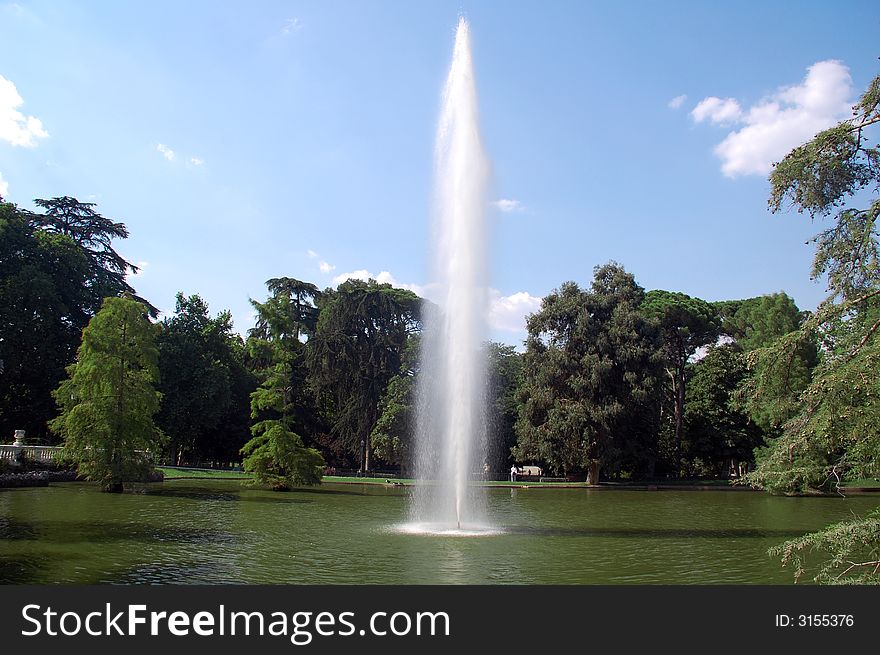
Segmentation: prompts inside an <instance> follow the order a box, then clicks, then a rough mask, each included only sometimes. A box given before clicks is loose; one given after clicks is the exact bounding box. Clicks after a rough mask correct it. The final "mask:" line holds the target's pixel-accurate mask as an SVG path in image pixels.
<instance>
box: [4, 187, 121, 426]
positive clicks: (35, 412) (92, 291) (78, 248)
mask: <svg viewBox="0 0 880 655" xmlns="http://www.w3.org/2000/svg"><path fill="white" fill-rule="evenodd" d="M36 203H37V205H38V206H40V207H41V208H43V209H45V210H46V213H45V214H34V213H31V212H27V211H24V210H20V209H19V208H18V207H16V206H15V205H13V204H10V203H2V202H0V434H11V432H12V430H13V429H25V430H26V431H27V433H28V438H29V439H30V440H33V441H36V442H42V441H47V440H49V438H50V437H49V435H48V433H47V428H46V423H47V421H48V420H49V419H51V418H52V417H53V416H55V414H56V408H55V403H54V401H53V400H52V391H53V390H54V389H55V388H56V387H57V386H58V384H59V383H60V382H61V380H62V379H63V378H64V377H65V367H66V366H67V365H69V364H70V363H71V362H72V361H73V360H74V357H75V356H76V350H77V348H78V347H79V344H80V339H81V337H82V330H83V328H85V327H86V325H87V324H88V322H89V319H90V318H91V317H92V316H93V315H94V314H95V312H97V311H98V309H99V308H100V307H101V303H102V302H103V300H104V297H105V296H117V295H119V294H121V293H125V292H132V289H131V287H130V286H129V285H128V284H127V283H126V282H125V273H126V272H128V271H132V270H136V269H134V268H133V267H132V266H131V265H129V264H128V263H127V262H125V260H124V259H122V258H121V257H119V255H118V254H117V253H116V252H115V251H114V250H113V248H112V245H111V244H112V241H113V240H114V239H118V238H125V236H127V234H128V233H127V231H126V230H125V226H124V225H122V224H121V223H114V222H112V221H109V220H108V219H106V218H104V217H102V216H100V215H99V214H97V213H96V212H95V211H94V209H93V207H94V205H91V204H88V203H79V202H78V201H76V200H75V199H74V198H54V199H52V200H37V201H36Z"/></svg>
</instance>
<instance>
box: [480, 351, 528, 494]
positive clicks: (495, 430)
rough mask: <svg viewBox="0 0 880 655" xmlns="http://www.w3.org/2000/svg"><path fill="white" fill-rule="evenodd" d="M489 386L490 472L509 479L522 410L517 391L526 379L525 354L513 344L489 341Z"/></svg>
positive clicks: (487, 423)
mask: <svg viewBox="0 0 880 655" xmlns="http://www.w3.org/2000/svg"><path fill="white" fill-rule="evenodd" d="M486 351H487V355H488V357H487V362H488V389H487V403H486V405H487V408H486V413H487V416H486V427H487V430H488V440H487V441H488V451H489V452H488V453H487V458H488V462H487V463H488V464H489V473H490V475H492V477H493V478H495V479H506V477H507V476H506V474H507V472H508V471H509V469H510V465H511V464H512V463H514V462H513V455H512V452H511V451H512V449H513V448H514V447H515V446H516V421H517V417H518V414H519V401H518V399H517V393H518V391H519V387H520V384H521V383H522V379H523V356H522V355H521V354H520V353H518V352H517V351H516V349H515V348H514V347H513V346H507V345H503V344H500V343H495V342H493V341H490V342H489V343H487V344H486Z"/></svg>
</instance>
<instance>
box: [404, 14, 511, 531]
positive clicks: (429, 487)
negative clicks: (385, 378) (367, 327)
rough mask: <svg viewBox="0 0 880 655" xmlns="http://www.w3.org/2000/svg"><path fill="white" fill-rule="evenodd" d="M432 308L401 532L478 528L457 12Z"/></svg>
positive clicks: (442, 129) (474, 190)
mask: <svg viewBox="0 0 880 655" xmlns="http://www.w3.org/2000/svg"><path fill="white" fill-rule="evenodd" d="M435 176H436V186H435V195H436V197H435V199H434V207H435V217H434V218H435V234H434V238H433V243H434V244H435V247H434V252H433V253H432V255H433V264H434V270H433V277H432V279H433V280H434V281H435V283H436V284H437V285H438V287H439V292H438V294H437V297H438V298H439V303H438V306H437V307H435V308H431V309H429V310H428V311H427V315H426V316H425V329H424V332H423V335H422V339H423V342H422V359H421V373H420V376H419V379H420V382H419V403H418V426H417V438H416V450H415V472H416V477H417V478H418V479H419V480H420V484H418V485H416V487H415V488H414V491H413V502H412V512H411V523H409V524H408V525H407V526H405V530H406V531H409V532H420V533H432V534H435V533H441V534H457V535H468V534H487V533H493V532H495V530H494V529H493V528H491V527H490V526H489V525H488V523H487V521H486V509H485V499H484V496H483V493H482V490H481V489H480V488H479V487H477V486H474V485H473V484H471V481H472V479H473V478H474V477H476V475H477V474H479V473H480V472H481V471H482V470H483V465H484V462H485V452H486V443H485V434H486V430H485V412H484V405H485V387H486V370H485V358H484V355H483V354H482V352H481V348H482V343H483V341H484V339H485V333H486V308H487V293H486V291H487V274H486V259H487V257H486V236H485V232H486V218H485V210H486V205H487V196H486V188H487V182H488V179H489V164H488V161H487V159H486V155H485V153H484V152H483V146H482V143H481V140H480V131H479V121H478V111H477V89H476V83H475V79H474V70H473V61H472V57H471V47H470V31H469V28H468V23H467V21H466V20H465V19H464V18H461V19H460V20H459V23H458V29H457V31H456V36H455V48H454V51H453V56H452V65H451V67H450V69H449V76H448V77H447V80H446V86H445V89H444V92H443V104H442V110H441V114H440V120H439V123H438V126H437V137H436V146H435Z"/></svg>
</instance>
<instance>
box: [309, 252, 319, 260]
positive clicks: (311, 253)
mask: <svg viewBox="0 0 880 655" xmlns="http://www.w3.org/2000/svg"><path fill="white" fill-rule="evenodd" d="M306 254H307V255H308V256H309V257H310V258H311V259H315V258H316V257H317V256H318V253H316V252H315V251H314V250H306Z"/></svg>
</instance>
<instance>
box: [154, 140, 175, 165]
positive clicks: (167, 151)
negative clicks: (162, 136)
mask: <svg viewBox="0 0 880 655" xmlns="http://www.w3.org/2000/svg"><path fill="white" fill-rule="evenodd" d="M156 150H158V151H159V152H161V153H162V156H163V157H165V159H167V160H168V161H174V158H175V157H176V156H177V155H176V154H174V151H173V150H172V149H171V148H169V147H168V146H166V145H165V144H164V143H159V144H157V145H156Z"/></svg>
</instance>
